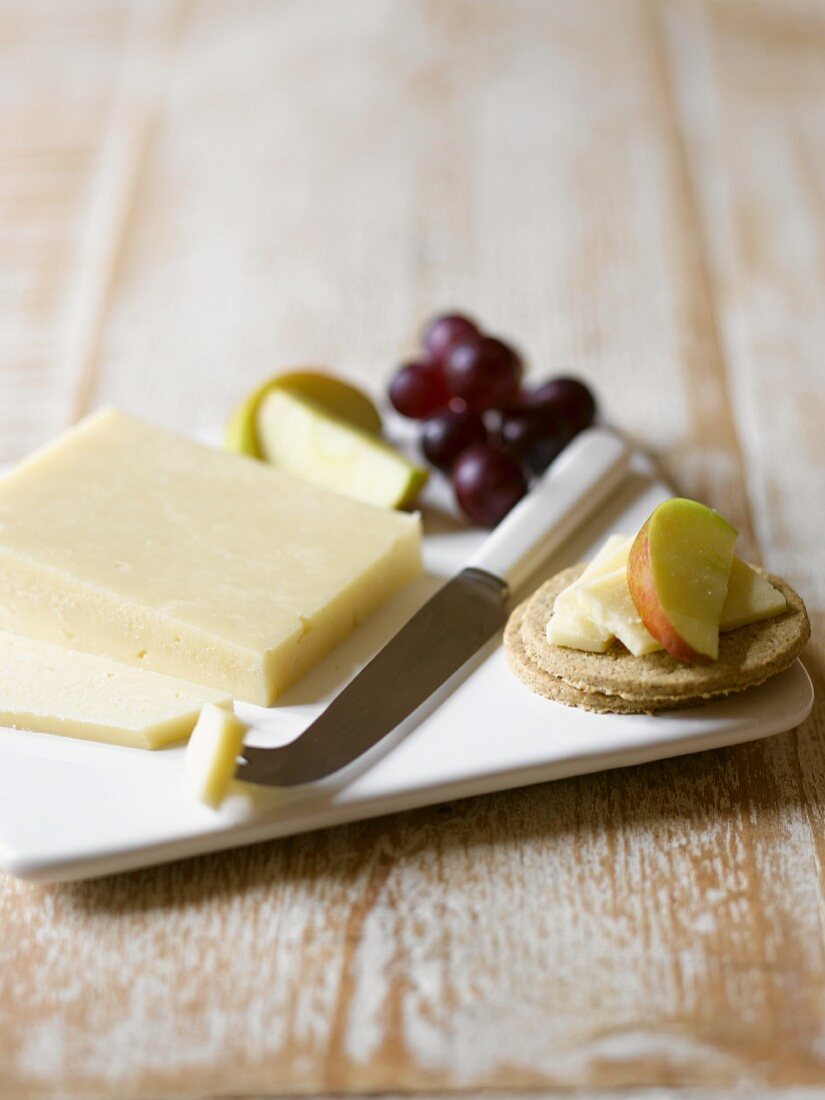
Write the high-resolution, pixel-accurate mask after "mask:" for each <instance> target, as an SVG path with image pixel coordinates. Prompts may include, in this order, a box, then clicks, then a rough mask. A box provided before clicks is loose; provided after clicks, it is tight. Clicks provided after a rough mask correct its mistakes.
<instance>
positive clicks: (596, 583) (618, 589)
mask: <svg viewBox="0 0 825 1100" xmlns="http://www.w3.org/2000/svg"><path fill="white" fill-rule="evenodd" d="M578 597H579V605H580V607H581V609H582V612H583V614H585V615H586V616H587V617H588V618H589V619H592V620H593V622H595V623H597V624H598V625H599V626H600V627H602V629H604V630H609V631H610V633H611V634H613V635H614V636H615V637H616V638H618V639H619V641H620V642H621V643H622V645H624V646H625V647H626V648H627V649H629V650H630V652H631V653H632V654H633V656H634V657H643V656H644V655H645V654H646V653H653V652H654V651H655V650H657V649H661V646H660V645H659V643H658V642H657V641H656V639H655V638H654V637H653V635H652V634H650V633H649V631H648V630H647V628H646V627H645V625H644V623H643V622H642V620H641V617H640V615H639V612H638V611H637V610H636V605H635V604H634V603H633V598H632V596H631V595H630V588H629V586H628V583H627V569H626V568H621V569H616V570H614V571H613V572H612V573H607V574H605V575H604V576H602V577H596V578H594V579H593V580H590V581H587V582H586V583H585V584H583V585H582V586H581V588H580V589H579V592H578Z"/></svg>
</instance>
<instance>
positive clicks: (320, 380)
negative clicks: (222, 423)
mask: <svg viewBox="0 0 825 1100" xmlns="http://www.w3.org/2000/svg"><path fill="white" fill-rule="evenodd" d="M274 389H281V390H288V391H289V392H290V393H294V394H297V395H298V396H299V397H305V398H307V400H309V401H314V402H315V403H316V404H317V405H320V406H321V408H322V409H324V410H325V411H326V412H328V413H329V414H330V415H331V416H337V417H339V418H340V419H341V420H345V421H347V422H348V423H351V424H354V425H355V426H356V427H358V428H363V430H364V431H366V432H373V433H378V432H380V431H381V415H380V413H379V412H378V409H376V407H375V405H374V404H373V402H372V401H371V400H370V399H369V397H367V395H366V394H365V393H363V392H362V391H361V390H359V389H358V388H357V386H353V385H351V384H350V383H349V382H344V381H343V380H342V379H340V378H336V377H335V375H334V374H327V373H326V372H324V371H322V370H316V369H314V368H311V367H299V368H296V369H294V370H291V371H286V372H285V373H283V374H277V375H275V377H274V378H269V379H267V381H266V382H264V383H263V385H262V386H258V388H257V389H256V390H253V391H252V393H250V394H249V396H248V397H246V398H245V399H244V400H243V401H242V402H241V403H240V405H238V407H237V408H236V409H235V411H234V412H233V413H232V416H231V417H230V419H229V423H228V424H227V426H226V433H225V435H224V446H225V448H226V449H227V450H228V451H235V452H236V453H237V454H242V455H250V456H251V457H252V458H263V457H264V456H263V454H262V453H261V446H260V441H259V439H258V412H259V410H260V407H261V405H262V404H263V401H264V398H265V397H266V395H267V394H268V393H271V392H272V390H274Z"/></svg>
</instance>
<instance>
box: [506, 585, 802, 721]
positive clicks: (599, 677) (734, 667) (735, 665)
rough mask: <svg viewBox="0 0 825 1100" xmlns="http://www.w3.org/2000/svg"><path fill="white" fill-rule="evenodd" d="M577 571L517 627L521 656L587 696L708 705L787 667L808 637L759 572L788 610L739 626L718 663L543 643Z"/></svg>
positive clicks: (793, 601) (538, 595)
mask: <svg viewBox="0 0 825 1100" xmlns="http://www.w3.org/2000/svg"><path fill="white" fill-rule="evenodd" d="M583 569H584V566H582V565H577V566H573V567H572V568H570V569H565V570H563V571H562V572H561V573H557V574H556V575H555V577H552V578H551V579H550V580H549V581H547V582H546V583H545V584H543V585H542V586H541V588H539V589H538V590H537V591H536V592H535V593H534V594H533V595H532V596H531V597H530V599H529V600H528V601H527V607H526V610H525V613H524V616H523V620H522V625H521V637H522V641H523V644H524V648H525V652H526V654H527V656H528V658H529V659H530V661H531V662H532V663H533V665H535V666H537V667H538V668H539V669H542V670H544V671H545V672H547V673H549V674H550V675H551V676H554V677H557V678H558V679H560V680H563V681H564V683H566V684H567V685H568V686H569V687H571V688H575V689H576V690H578V691H583V692H586V693H594V692H597V693H599V694H601V695H611V696H612V695H618V696H620V697H621V698H623V699H626V700H628V701H633V702H636V703H640V704H644V703H648V704H650V705H651V706H654V707H656V709H659V708H658V706H657V701H659V700H662V699H666V700H679V705H682V706H683V705H685V703H686V701H687V700H694V699H697V698H701V699H711V698H713V697H715V696H718V695H727V694H730V693H731V692H735V691H744V690H745V689H746V688H749V687H754V686H755V685H756V684H761V683H763V682H764V681H765V680H767V679H768V678H769V677H771V676H774V675H776V673H777V672H781V671H782V670H783V669H784V668H787V667H788V665H790V664H791V663H792V662H793V661H794V660H795V659H796V657H798V656H799V654H800V652H801V651H802V649H803V647H804V646H805V643H806V642H807V640H808V638H809V637H810V633H811V628H810V623H809V622H808V616H807V613H806V611H805V605H804V604H803V602H802V599H801V597H800V596H799V595H798V593H796V592H795V591H794V589H793V588H791V586H790V585H789V584H787V583H786V582H785V581H783V580H782V579H781V578H780V577H775V576H772V575H770V574H767V573H764V574H763V575H764V576H767V578H768V580H769V581H770V582H771V584H773V585H774V586H775V587H776V588H778V589H779V590H780V591H781V592H782V593H783V595H784V596H785V598H786V600H787V601H788V610H787V611H785V612H783V614H781V615H778V616H776V617H775V618H773V619H765V620H763V621H762V622H759V623H753V624H752V625H750V626H742V627H739V628H738V629H737V630H731V631H728V632H727V633H725V634H721V635H720V637H719V658H718V660H716V661H713V662H710V663H708V664H687V663H685V662H682V661H677V660H676V659H675V658H674V657H671V656H670V654H668V653H665V652H664V651H659V652H656V653H649V654H647V655H646V656H644V657H634V656H633V654H632V653H630V652H628V650H627V649H625V647H624V646H623V645H621V644H620V643H619V642H616V643H614V644H613V646H611V648H610V649H609V650H608V651H607V653H585V652H584V651H582V650H578V649H568V648H566V647H565V646H556V645H553V644H552V643H550V642H548V641H547V637H546V633H545V631H546V627H547V622H548V619H549V618H550V615H551V613H552V610H553V604H554V602H555V599H556V596H557V595H558V594H559V593H560V592H561V591H562V590H563V589H565V588H567V586H568V585H569V584H572V583H573V581H575V580H576V578H577V577H578V576H579V575H580V574H581V572H582V570H583Z"/></svg>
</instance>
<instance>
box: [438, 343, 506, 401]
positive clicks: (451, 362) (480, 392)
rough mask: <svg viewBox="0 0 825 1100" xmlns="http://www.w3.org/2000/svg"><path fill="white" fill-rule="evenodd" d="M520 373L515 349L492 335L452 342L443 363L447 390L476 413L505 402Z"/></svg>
mask: <svg viewBox="0 0 825 1100" xmlns="http://www.w3.org/2000/svg"><path fill="white" fill-rule="evenodd" d="M521 372H522V365H521V360H520V359H519V357H518V355H517V354H516V352H515V351H513V349H512V348H511V347H509V346H508V345H507V344H503V343H502V342H501V340H496V339H495V337H493V336H476V337H474V338H472V339H466V340H461V341H459V342H458V343H456V344H453V346H452V348H451V349H450V353H449V355H448V356H447V361H446V363H445V365H444V373H445V376H446V379H447V386H448V387H449V390H450V392H451V393H452V394H453V396H454V397H460V398H461V399H462V401H466V403H467V405H468V406H469V408H471V409H475V410H476V411H477V412H483V411H484V410H485V409H491V408H494V407H495V406H496V405H500V404H501V403H502V402H504V401H506V400H507V399H508V398H509V397H510V395H511V394H512V393H514V392H515V390H516V389H517V387H518V384H519V381H520V379H521Z"/></svg>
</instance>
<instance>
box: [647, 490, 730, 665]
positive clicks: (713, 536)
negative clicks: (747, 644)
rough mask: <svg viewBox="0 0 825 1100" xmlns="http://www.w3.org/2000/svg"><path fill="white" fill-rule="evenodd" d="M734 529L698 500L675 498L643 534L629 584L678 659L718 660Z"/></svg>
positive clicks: (655, 514)
mask: <svg viewBox="0 0 825 1100" xmlns="http://www.w3.org/2000/svg"><path fill="white" fill-rule="evenodd" d="M736 535H737V532H736V528H734V527H732V526H731V525H730V524H729V523H728V521H727V520H726V519H724V518H723V517H722V516H720V515H719V513H718V512H715V511H714V510H713V509H712V508H708V507H706V505H704V504H700V503H699V502H698V501H695V500H686V499H685V498H684V497H672V498H671V499H670V500H666V501H665V502H664V503H663V504H660V505H659V507H658V508H656V509H655V511H654V512H653V513H652V515H651V516H650V518H649V519H648V520H647V522H646V523H645V525H644V526H643V527H642V529H641V531H639V533H638V535H637V536H636V539H635V541H634V543H633V545H632V547H631V548H630V554H629V555H628V559H627V583H628V586H629V588H630V594H631V596H632V598H633V602H634V604H635V605H636V610H637V611H638V612H639V616H640V618H641V620H642V622H643V623H644V625H645V626H646V627H647V629H648V630H649V631H650V633H651V634H652V635H653V637H654V638H655V639H656V640H657V641H658V642H659V643H660V645H661V646H662V647H663V648H664V649H665V650H667V652H668V653H669V654H670V655H671V656H672V657H675V658H676V659H677V660H679V661H689V662H691V663H701V662H707V661H715V660H716V659H717V657H718V656H719V623H720V620H721V618H722V608H723V607H724V604H725V597H726V595H727V590H728V577H729V575H730V570H731V563H732V561H733V545H734V543H735V541H736Z"/></svg>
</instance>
